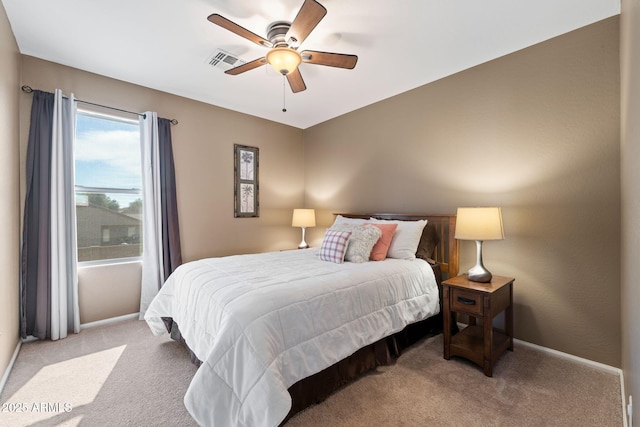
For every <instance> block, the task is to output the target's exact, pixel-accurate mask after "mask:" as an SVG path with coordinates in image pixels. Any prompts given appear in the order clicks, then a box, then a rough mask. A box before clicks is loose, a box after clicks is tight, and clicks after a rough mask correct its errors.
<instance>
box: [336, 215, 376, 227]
mask: <svg viewBox="0 0 640 427" xmlns="http://www.w3.org/2000/svg"><path fill="white" fill-rule="evenodd" d="M365 222H369V220H368V219H365V218H347V217H345V216H342V215H338V216H337V217H336V220H335V221H334V222H333V225H332V226H331V227H333V226H334V225H338V224H352V225H362V224H364V223H365Z"/></svg>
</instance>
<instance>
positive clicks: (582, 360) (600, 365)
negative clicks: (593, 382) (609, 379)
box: [513, 338, 622, 375]
mask: <svg viewBox="0 0 640 427" xmlns="http://www.w3.org/2000/svg"><path fill="white" fill-rule="evenodd" d="M513 342H514V343H517V344H519V345H522V346H523V347H530V348H534V349H536V350H540V351H543V352H545V353H549V354H553V355H555V356H558V357H561V358H563V359H569V360H573V361H574V362H577V363H580V364H582V365H588V366H591V367H593V368H597V369H599V370H601V371H607V372H609V373H611V374H615V375H619V374H620V373H621V372H622V369H620V368H616V367H614V366H611V365H606V364H604V363H600V362H594V361H593V360H589V359H585V358H582V357H578V356H574V355H573V354H569V353H563V352H562V351H558V350H554V349H552V348H549V347H543V346H541V345H538V344H533V343H530V342H528V341H522V340H519V339H517V338H514V339H513Z"/></svg>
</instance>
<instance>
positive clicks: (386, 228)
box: [367, 222, 398, 261]
mask: <svg viewBox="0 0 640 427" xmlns="http://www.w3.org/2000/svg"><path fill="white" fill-rule="evenodd" d="M367 225H373V226H374V227H378V228H379V229H380V230H381V231H382V236H381V237H380V238H379V239H378V241H377V242H376V244H375V245H374V246H373V249H372V250H371V255H370V256H369V259H371V260H372V261H383V260H385V259H386V258H387V252H388V251H389V245H391V239H393V235H394V233H395V232H396V228H398V224H379V223H371V222H368V223H367Z"/></svg>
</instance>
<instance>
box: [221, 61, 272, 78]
mask: <svg viewBox="0 0 640 427" xmlns="http://www.w3.org/2000/svg"><path fill="white" fill-rule="evenodd" d="M266 63H267V60H266V59H264V58H258V59H254V60H253V61H251V62H247V63H246V64H242V65H238V66H237V67H234V68H231V69H229V70H227V71H225V72H224V73H225V74H230V75H232V76H237V75H238V74H241V73H244V72H245V71H249V70H253V69H254V68H258V67H260V66H262V65H264V64H266Z"/></svg>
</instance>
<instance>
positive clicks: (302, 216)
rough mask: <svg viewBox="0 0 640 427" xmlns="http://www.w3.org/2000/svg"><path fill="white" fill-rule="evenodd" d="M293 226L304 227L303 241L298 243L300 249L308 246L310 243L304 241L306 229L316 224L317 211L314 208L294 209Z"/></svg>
mask: <svg viewBox="0 0 640 427" xmlns="http://www.w3.org/2000/svg"><path fill="white" fill-rule="evenodd" d="M291 226H292V227H300V228H302V241H301V242H300V244H299V245H298V249H305V248H308V247H309V245H308V244H307V242H305V241H304V230H305V228H307V227H315V226H316V213H315V211H314V210H313V209H294V210H293V219H292V220H291Z"/></svg>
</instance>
